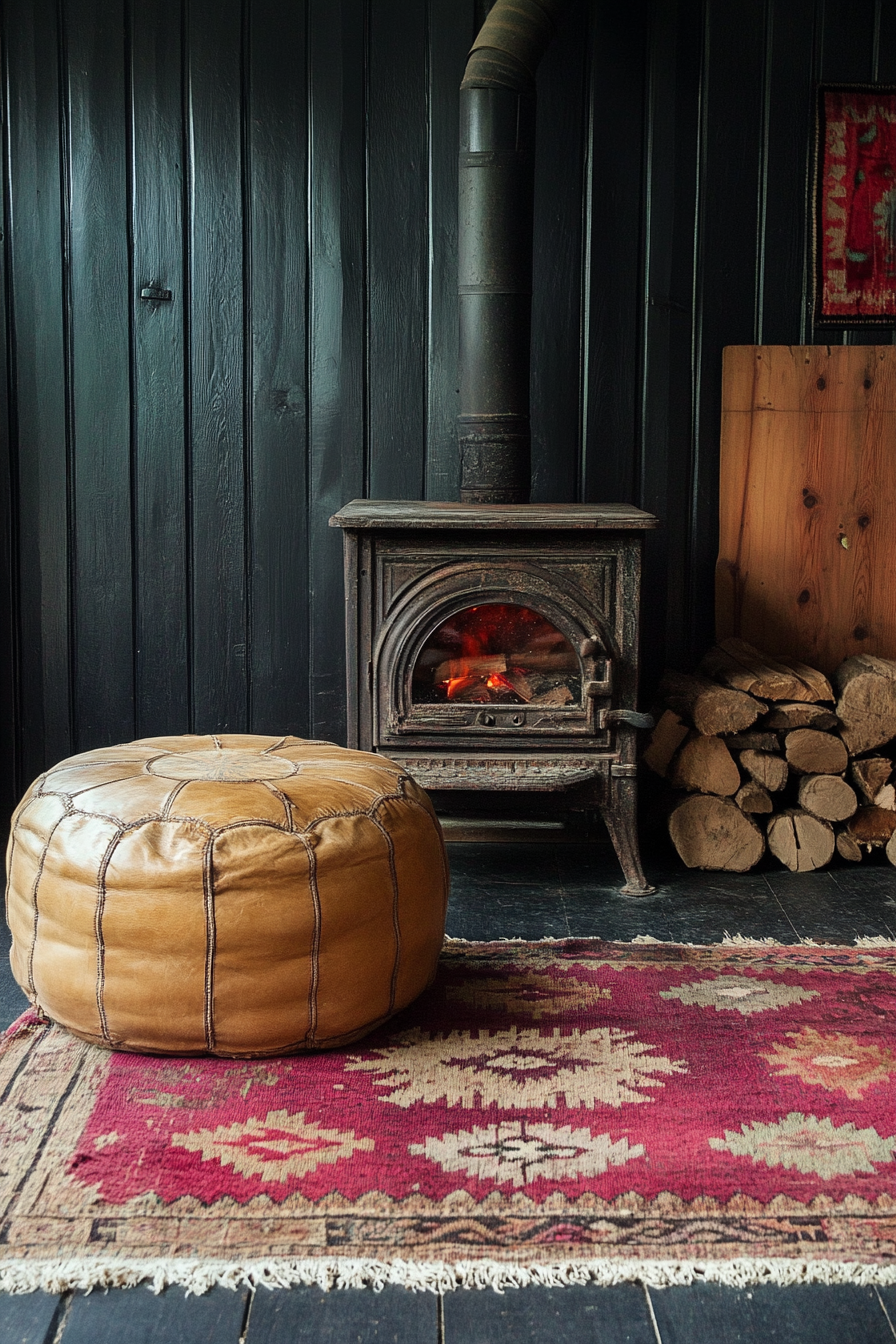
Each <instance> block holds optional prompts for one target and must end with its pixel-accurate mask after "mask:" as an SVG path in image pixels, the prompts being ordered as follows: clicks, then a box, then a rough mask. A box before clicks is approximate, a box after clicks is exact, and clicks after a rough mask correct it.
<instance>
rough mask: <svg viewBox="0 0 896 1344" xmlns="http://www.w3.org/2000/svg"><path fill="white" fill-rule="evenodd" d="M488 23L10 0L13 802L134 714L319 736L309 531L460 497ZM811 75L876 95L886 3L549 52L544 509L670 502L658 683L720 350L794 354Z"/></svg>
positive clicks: (729, 10) (403, 6)
mask: <svg viewBox="0 0 896 1344" xmlns="http://www.w3.org/2000/svg"><path fill="white" fill-rule="evenodd" d="M486 8H487V3H486V4H483V0H305V3H304V4H303V3H302V0H5V3H4V6H3V30H2V59H3V88H4V94H3V123H4V126H3V130H4V143H3V185H4V191H3V209H4V215H5V219H4V221H3V234H4V239H5V241H4V245H3V246H4V251H3V269H2V274H0V285H2V288H3V293H2V296H0V299H2V303H3V308H4V312H5V323H4V325H3V328H2V331H0V340H2V343H3V349H2V351H0V355H2V359H3V361H4V367H5V377H4V378H2V379H0V428H2V431H3V433H2V454H3V457H2V461H0V471H2V480H3V485H4V489H3V491H2V505H0V533H2V536H0V542H2V554H3V557H4V561H5V562H6V564H7V569H8V575H9V578H8V581H7V582H5V583H4V585H3V587H2V591H0V639H2V643H3V647H4V655H3V658H2V666H0V750H2V752H3V755H4V758H5V760H6V762H7V764H6V767H5V769H4V772H3V795H4V796H3V807H4V811H8V808H9V806H11V803H12V801H13V798H14V796H15V794H16V792H17V791H18V790H19V789H20V788H21V787H22V786H23V785H24V783H25V782H27V780H28V778H30V777H32V776H33V775H35V774H36V773H37V772H38V771H39V770H40V769H42V768H43V767H44V766H45V765H46V764H47V763H49V762H52V761H53V760H55V759H58V758H60V757H62V756H65V755H67V754H69V753H71V752H74V751H81V750H85V749H88V748H90V747H93V746H96V745H101V744H105V743H111V742H115V741H120V740H125V739H129V738H132V737H135V736H145V735H149V734H159V733H167V732H181V731H188V730H195V731H209V730H213V729H221V730H230V731H242V730H250V731H272V730H277V731H280V730H284V731H286V730H288V731H294V732H298V733H312V734H314V735H317V736H324V737H329V738H334V739H336V740H339V739H341V738H342V735H343V731H344V711H343V703H342V695H343V690H342V685H343V654H342V642H343V630H342V614H343V600H342V574H341V553H340V544H341V538H340V536H339V534H338V533H336V532H334V531H332V530H331V529H329V528H328V526H327V519H328V517H329V516H330V514H331V513H333V512H334V511H335V510H336V509H337V508H338V507H339V506H340V505H341V504H343V503H344V502H345V501H347V500H348V499H351V498H352V497H354V496H356V495H369V496H373V497H380V498H388V497H404V498H419V497H421V496H425V497H429V498H435V499H438V498H449V499H450V498H453V497H454V496H455V491H456V486H457V467H456V458H455V448H454V429H453V419H454V414H455V409H456V311H455V301H454V285H455V257H456V224H455V213H456V206H455V156H456V138H457V135H456V132H457V127H456V116H457V112H456V109H457V86H458V83H459V80H460V75H461V71H462V69H463V64H464V57H465V53H466V50H467V48H468V46H469V44H470V41H471V38H472V36H473V34H474V31H475V28H476V26H477V21H478V19H479V18H481V14H482V12H483V11H484V9H486ZM821 78H823V79H826V80H841V81H853V80H854V81H867V80H881V81H896V0H677V3H676V0H627V2H626V3H625V4H619V3H615V2H614V3H610V2H609V0H591V2H590V3H589V2H588V0H577V3H575V4H574V5H573V8H572V11H571V14H570V16H569V19H568V21H567V22H566V23H565V26H564V28H563V31H562V32H561V34H560V35H559V37H558V38H557V40H556V42H555V43H554V45H553V46H552V48H551V49H550V50H549V52H548V54H547V55H546V57H545V59H544V62H543V65H542V69H541V71H540V74H539V88H540V106H539V141H538V188H537V197H538V199H537V203H536V249H535V253H536V264H535V285H536V295H535V300H534V308H535V337H534V341H533V389H534V397H535V408H534V438H535V444H534V455H535V470H534V497H535V498H536V499H539V500H575V499H585V500H597V499H602V500H608V501H609V500H622V501H630V502H634V503H637V504H640V505H642V506H644V507H646V508H648V509H651V510H654V511H655V512H657V513H658V514H659V515H660V516H661V518H662V520H663V528H662V530H661V532H659V533H658V534H657V535H656V536H655V537H652V538H651V544H650V549H649V554H648V557H647V571H646V586H645V602H644V635H645V647H646V653H647V668H648V672H647V675H648V677H650V676H654V675H655V674H656V672H657V671H658V670H659V669H660V668H661V666H662V664H663V662H664V661H669V662H672V663H678V664H681V663H687V662H688V661H689V660H691V659H692V658H693V656H694V655H695V654H696V653H697V652H698V651H699V648H700V646H701V645H702V644H704V643H705V642H706V640H707V639H708V638H709V637H710V636H711V633H712V575H713V566H714V561H715V552H716V486H717V446H718V424H719V404H720V400H719V398H720V371H721V351H722V347H723V346H724V345H726V344H729V343H743V342H753V341H765V342H801V341H811V340H813V339H814V334H813V328H812V317H811V306H810V302H809V270H810V260H809V252H808V238H809V227H808V219H807V204H806V203H807V199H808V193H809V186H810V172H809V159H810V145H811V138H812V137H811V128H812V119H813V106H814V101H813V89H814V85H815V83H816V81H817V80H819V79H821ZM151 284H155V285H160V286H162V287H164V288H166V289H170V290H171V291H172V295H173V298H172V301H171V302H169V303H159V304H151V303H147V302H145V301H142V300H141V299H140V298H139V291H140V289H141V287H143V286H146V285H151ZM819 339H825V340H827V339H831V335H830V333H823V334H822V335H821V336H820V337H819ZM834 339H837V340H840V339H846V340H866V339H876V340H880V339H890V333H889V332H885V333H881V332H880V331H877V332H873V333H867V332H861V331H859V332H853V333H849V332H847V333H845V335H843V336H841V334H840V333H837V334H836V335H835V337H834Z"/></svg>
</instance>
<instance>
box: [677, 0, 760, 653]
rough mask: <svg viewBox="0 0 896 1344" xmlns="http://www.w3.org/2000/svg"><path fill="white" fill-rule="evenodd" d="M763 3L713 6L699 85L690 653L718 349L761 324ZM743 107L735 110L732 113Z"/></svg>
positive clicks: (700, 616)
mask: <svg viewBox="0 0 896 1344" xmlns="http://www.w3.org/2000/svg"><path fill="white" fill-rule="evenodd" d="M765 31H766V15H765V6H764V5H757V4H755V3H754V0H727V2H726V4H725V5H724V7H723V6H722V5H718V4H715V3H710V4H709V14H708V24H707V37H706V44H707V45H706V49H705V53H704V77H703V89H702V100H703V107H702V114H703V121H702V132H701V134H702V144H701V149H700V154H701V159H700V174H701V180H700V184H699V192H700V200H701V218H700V222H699V225H698V290H697V293H698V305H699V311H698V315H697V331H696V342H695V344H696V351H695V355H696V359H697V366H696V368H695V378H696V380H697V381H696V393H697V395H696V400H697V418H696V425H695V434H696V441H695V446H694V476H693V479H692V487H691V535H690V538H689V552H690V556H689V558H690V585H689V586H690V594H689V596H690V603H691V613H690V622H689V624H690V632H689V633H690V636H691V641H692V646H691V650H690V654H691V657H692V658H697V657H699V656H700V653H701V651H702V648H703V647H704V646H705V645H706V643H707V642H708V640H709V639H711V636H712V629H713V624H714V615H713V609H714V603H713V591H712V582H711V577H710V576H711V575H712V572H713V567H714V565H715V559H716V554H717V552H718V490H719V456H718V454H719V425H720V421H721V405H722V350H723V348H724V347H725V346H726V345H742V344H749V343H750V342H751V341H753V339H754V333H755V330H756V321H757V303H756V296H757V263H758V248H759V238H760V235H759V228H760V224H761V188H762V173H763V170H764V150H763V132H764V115H763V113H764V108H763V100H764V86H765V55H766V53H765ZM732 108H737V116H736V117H733V116H731V114H730V113H731V109H732Z"/></svg>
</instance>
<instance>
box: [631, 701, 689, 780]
mask: <svg viewBox="0 0 896 1344" xmlns="http://www.w3.org/2000/svg"><path fill="white" fill-rule="evenodd" d="M687 735H688V730H687V726H686V725H685V724H683V723H682V721H681V719H680V718H679V717H678V715H677V714H673V713H672V710H671V709H667V710H666V712H665V714H661V715H660V717H659V719H658V720H657V724H656V727H655V728H654V730H653V732H652V733H651V735H650V741H649V742H648V744H647V749H646V750H645V752H644V755H643V757H642V760H643V761H644V764H645V765H649V766H650V769H651V770H653V771H655V772H656V774H658V775H660V776H661V777H662V778H663V779H665V777H666V774H667V772H668V770H669V763H670V762H671V760H672V757H673V756H674V755H675V753H676V751H677V750H678V748H679V747H680V746H681V744H682V742H683V741H684V740H685V738H686V737H687Z"/></svg>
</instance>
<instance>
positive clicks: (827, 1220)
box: [0, 940, 896, 1291]
mask: <svg viewBox="0 0 896 1344" xmlns="http://www.w3.org/2000/svg"><path fill="white" fill-rule="evenodd" d="M894 1024H896V947H894V946H892V945H891V946H889V947H856V948H844V947H826V946H811V945H810V946H805V945H801V946H797V947H781V946H766V945H759V944H751V943H743V942H737V941H735V942H729V943H726V944H722V945H719V946H712V947H691V946H682V945H673V944H663V943H654V942H639V943H637V944H622V943H604V942H597V941H592V940H571V941H565V942H556V943H514V942H504V943H474V944H463V943H456V942H455V943H448V944H446V948H445V953H444V956H443V959H442V963H441V968H440V972H439V975H438V978H437V980H436V983H435V984H434V986H433V987H432V989H431V990H429V991H428V992H427V994H426V995H424V997H423V998H422V999H420V1000H418V1002H417V1003H416V1004H414V1005H413V1006H412V1007H411V1008H410V1009H408V1010H406V1011H405V1012H404V1014H403V1015H402V1016H401V1017H399V1018H395V1019H393V1020H392V1022H390V1023H389V1024H388V1026H387V1027H385V1028H383V1029H381V1030H380V1031H379V1032H378V1033H377V1034H376V1035H372V1036H370V1037H368V1038H367V1039H366V1040H364V1041H361V1042H360V1043H358V1044H357V1045H354V1046H352V1047H350V1048H348V1049H342V1050H335V1051H332V1052H330V1053H326V1054H320V1055H313V1056H297V1057H294V1058H291V1059H277V1060H260V1061H248V1062H247V1061H242V1060H239V1061H238V1060H234V1061H228V1060H220V1059H186V1058H158V1057H149V1056H141V1055H128V1054H108V1053H106V1052H104V1051H101V1050H99V1049H97V1048H95V1047H93V1046H90V1045H87V1044H85V1043H84V1042H82V1041H79V1040H76V1039H74V1038H73V1037H71V1036H69V1035H68V1034H67V1033H66V1032H64V1031H63V1030H61V1029H60V1028H59V1027H56V1026H54V1025H52V1024H50V1023H47V1022H45V1021H42V1020H40V1019H39V1018H38V1017H37V1016H36V1015H35V1014H33V1013H26V1014H25V1015H24V1016H23V1017H21V1018H20V1019H19V1020H18V1022H17V1023H15V1024H14V1025H13V1027H12V1028H10V1030H9V1032H8V1033H7V1035H6V1038H5V1041H4V1045H3V1055H2V1058H0V1095H2V1097H3V1101H2V1110H0V1121H2V1161H0V1167H2V1177H0V1215H2V1230H0V1287H3V1288H7V1289H11V1290H14V1291H15V1290H18V1291H23V1290H28V1289H30V1288H34V1287H44V1288H48V1289H52V1290H54V1291H59V1290H60V1289H64V1288H67V1287H76V1286H82V1287H88V1286H91V1285H94V1284H115V1283H131V1282H136V1281H139V1280H140V1279H149V1280H151V1281H154V1282H155V1284H156V1285H157V1286H160V1285H161V1284H163V1283H165V1282H179V1283H184V1284H186V1285H187V1286H188V1287H191V1288H194V1289H202V1288H204V1287H206V1286H208V1284H210V1283H213V1282H219V1283H230V1284H233V1285H236V1284H237V1283H239V1282H246V1281H247V1280H248V1281H253V1282H263V1283H267V1284H269V1285H276V1284H284V1285H285V1284H289V1283H295V1282H319V1283H321V1284H324V1285H327V1286H329V1285H332V1284H337V1285H348V1284H364V1283H370V1284H373V1285H374V1286H379V1285H381V1284H383V1283H387V1282H399V1283H404V1284H406V1285H408V1286H411V1287H419V1288H437V1289H444V1288H452V1287H456V1286H460V1285H478V1286H484V1285H487V1284H491V1285H492V1286H496V1287H502V1286H506V1285H509V1284H522V1283H525V1282H533V1281H536V1282H542V1283H563V1282H582V1281H585V1280H588V1279H592V1280H597V1281H599V1282H606V1283H610V1282H618V1281H622V1280H625V1279H639V1280H641V1281H643V1282H648V1283H659V1284H663V1283H674V1282H687V1281H689V1280H690V1279H692V1278H694V1277H697V1276H699V1277H703V1278H710V1279H717V1280H720V1281H722V1282H730V1283H748V1282H755V1281H761V1280H771V1281H775V1282H796V1281H801V1280H807V1279H822V1280H825V1281H828V1282H832V1281H833V1282H836V1281H853V1282H875V1283H881V1282H896V1029H894Z"/></svg>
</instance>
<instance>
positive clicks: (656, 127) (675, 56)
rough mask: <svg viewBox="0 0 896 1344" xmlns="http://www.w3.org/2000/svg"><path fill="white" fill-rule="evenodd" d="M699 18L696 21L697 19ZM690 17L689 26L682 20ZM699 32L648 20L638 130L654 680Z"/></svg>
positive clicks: (675, 535) (685, 368) (688, 261)
mask: <svg viewBox="0 0 896 1344" xmlns="http://www.w3.org/2000/svg"><path fill="white" fill-rule="evenodd" d="M697 17H698V20H699V16H697ZM689 19H690V22H688V20H689ZM700 41H701V29H700V24H699V21H697V22H694V14H693V7H691V9H690V11H689V13H688V14H682V13H680V6H679V5H678V4H677V3H676V0H662V3H658V4H657V5H655V6H654V8H653V12H652V15H651V29H650V46H649V63H648V95H647V105H646V114H645V115H646V132H645V161H644V174H645V186H644V191H645V210H644V219H645V224H644V233H645V253H644V272H643V288H642V289H641V290H640V295H639V297H640V300H641V304H642V311H643V325H642V328H641V355H640V383H639V392H640V405H639V417H640V438H641V443H640V449H641V461H640V472H639V475H640V491H639V495H638V499H637V501H636V502H637V503H638V504H639V505H640V506H641V507H642V508H645V509H647V510H649V511H650V512H652V513H655V514H656V515H657V517H658V518H659V519H660V520H661V522H660V527H659V528H658V529H657V530H656V531H655V532H650V533H648V534H647V536H646V537H645V571H646V574H647V581H646V582H645V584H644V589H643V594H642V607H641V611H642V620H641V631H642V636H641V638H642V651H641V665H642V668H643V669H644V674H643V675H644V678H645V680H646V681H647V682H652V681H654V680H655V679H656V678H657V677H658V676H659V675H660V674H661V672H662V670H663V666H664V664H665V663H666V661H667V660H668V661H670V662H671V663H672V664H673V665H680V663H681V662H682V660H683V651H684V645H685V641H684V639H683V634H684V625H683V622H682V612H683V610H684V607H683V594H684V591H685V588H684V572H683V569H684V567H683V563H682V561H683V557H684V554H685V548H686V540H687V518H688V505H689V485H690V453H689V449H690V444H691V407H690V400H689V398H688V397H686V396H682V390H683V389H687V388H689V387H690V382H691V339H690V338H691V322H692V304H691V300H692V293H693V258H694V222H695V221H694V199H695V168H696V164H695V160H694V158H693V154H692V153H687V152H686V151H687V150H688V149H690V147H691V146H693V145H694V143H695V142H696V127H697V111H698V109H697V90H698V87H699V79H698V77H697V76H698V74H699V69H700Z"/></svg>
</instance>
